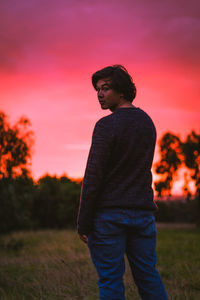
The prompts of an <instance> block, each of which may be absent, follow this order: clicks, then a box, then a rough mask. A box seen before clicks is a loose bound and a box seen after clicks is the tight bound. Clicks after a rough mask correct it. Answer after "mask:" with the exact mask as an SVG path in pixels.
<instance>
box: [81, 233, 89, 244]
mask: <svg viewBox="0 0 200 300" xmlns="http://www.w3.org/2000/svg"><path fill="white" fill-rule="evenodd" d="M79 236H80V239H81V240H82V241H83V242H84V243H86V244H87V243H88V237H87V235H85V234H83V235H79Z"/></svg>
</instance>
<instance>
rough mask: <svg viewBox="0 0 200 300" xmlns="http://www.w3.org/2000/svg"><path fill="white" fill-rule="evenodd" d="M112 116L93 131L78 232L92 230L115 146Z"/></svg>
mask: <svg viewBox="0 0 200 300" xmlns="http://www.w3.org/2000/svg"><path fill="white" fill-rule="evenodd" d="M111 121H112V119H111V118H106V117H105V118H102V119H100V120H99V121H98V122H97V123H96V125H95V127H94V131H93V135H92V144H91V147H90V151H89V156H88V160H87V165H86V170H85V175H84V179H83V184H82V187H81V197H80V205H79V213H78V220H77V225H78V233H79V234H81V235H82V234H85V235H88V234H89V232H90V231H91V230H92V226H93V217H94V213H95V207H96V204H97V201H98V197H99V194H100V192H101V188H102V184H103V180H104V176H105V174H106V173H105V172H106V166H107V163H108V161H109V157H110V155H111V149H112V146H113V128H112V122H111Z"/></svg>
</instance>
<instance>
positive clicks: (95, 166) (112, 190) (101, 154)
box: [79, 107, 156, 232]
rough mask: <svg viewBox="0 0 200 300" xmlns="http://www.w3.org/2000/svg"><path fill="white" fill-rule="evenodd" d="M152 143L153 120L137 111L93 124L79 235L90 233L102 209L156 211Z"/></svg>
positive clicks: (122, 111)
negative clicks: (98, 211) (94, 218)
mask: <svg viewBox="0 0 200 300" xmlns="http://www.w3.org/2000/svg"><path fill="white" fill-rule="evenodd" d="M155 142H156V130H155V127H154V124H153V122H152V120H151V119H150V117H149V116H148V115H147V114H146V113H145V112H144V111H143V110H141V109H139V108H137V107H131V108H128V107H126V108H119V109H117V110H115V111H114V113H112V114H110V115H108V116H106V117H103V118H102V119H100V120H99V121H98V122H97V123H96V125H95V128H94V131H93V136H92V145H91V148H90V153H89V156H88V161H87V167H86V170H85V176H84V181H83V186H82V193H81V201H82V205H81V210H80V216H79V230H80V232H81V231H85V232H87V231H88V232H89V231H90V230H91V228H92V220H93V217H94V214H95V211H97V210H98V209H101V208H105V207H122V208H133V209H134V208H135V209H146V210H155V209H156V205H155V203H154V201H153V190H152V187H151V185H152V175H151V165H152V160H153V154H154V148H155Z"/></svg>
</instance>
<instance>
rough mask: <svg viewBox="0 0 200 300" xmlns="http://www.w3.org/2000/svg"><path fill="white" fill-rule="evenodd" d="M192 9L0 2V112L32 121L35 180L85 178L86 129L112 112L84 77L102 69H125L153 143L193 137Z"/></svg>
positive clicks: (195, 28) (197, 56) (174, 3)
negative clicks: (169, 135) (152, 128)
mask: <svg viewBox="0 0 200 300" xmlns="http://www.w3.org/2000/svg"><path fill="white" fill-rule="evenodd" d="M199 12H200V2H199V1H195V0H190V1H186V0H170V1H168V0H167V1H164V0H123V1H121V0H112V1H108V0H101V1H95V0H93V1H92V0H90V1H86V0H71V1H70V0H48V1H47V0H32V1H27V0H9V1H7V0H1V1H0V29H1V31H0V110H3V111H4V112H5V113H6V114H7V115H8V116H9V117H10V121H11V123H12V122H15V121H17V119H18V118H19V117H20V116H22V115H24V116H26V117H28V118H29V119H30V121H31V123H32V130H33V131H34V133H35V144H34V148H33V156H32V173H33V176H34V178H35V179H37V178H38V177H40V176H42V175H43V174H45V173H47V172H48V173H49V174H51V175H54V174H57V175H58V176H60V175H61V174H63V173H66V174H67V175H68V176H69V177H74V178H78V177H82V176H83V175H84V170H85V165H86V161H87V156H88V151H89V147H90V143H91V136H92V131H93V127H94V125H95V123H96V121H97V120H98V119H99V118H101V117H103V116H105V115H108V114H110V111H102V110H101V108H100V105H99V104H98V101H97V97H96V92H95V91H94V90H93V88H92V85H91V75H92V74H93V73H94V72H95V71H97V70H99V69H100V68H103V67H105V66H107V65H111V64H122V65H124V66H125V67H126V68H127V69H128V71H129V73H130V74H131V75H132V77H133V80H134V82H135V84H136V87H137V90H138V93H137V97H136V99H135V103H134V104H135V105H136V106H138V107H140V108H142V109H144V110H145V111H146V112H147V113H149V114H150V116H151V117H152V119H153V121H154V123H155V125H156V128H157V134H158V140H159V138H160V137H161V136H162V134H163V133H165V132H166V131H171V132H174V133H175V134H179V135H180V137H183V138H184V137H185V135H186V134H187V133H189V132H191V130H192V129H195V130H196V131H197V132H198V133H199V120H200V111H199V108H200V102H199V94H200V93H199V92H200V87H199V77H200V76H199V67H200V39H199V36H200V13H199ZM157 152H158V151H156V157H155V161H156V160H157V159H158V154H157ZM177 190H178V188H177Z"/></svg>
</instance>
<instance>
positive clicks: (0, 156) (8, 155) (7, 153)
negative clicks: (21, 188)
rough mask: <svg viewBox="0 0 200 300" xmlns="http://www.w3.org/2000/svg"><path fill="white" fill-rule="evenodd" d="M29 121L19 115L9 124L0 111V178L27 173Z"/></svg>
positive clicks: (30, 144)
mask: <svg viewBox="0 0 200 300" xmlns="http://www.w3.org/2000/svg"><path fill="white" fill-rule="evenodd" d="M29 126H30V121H29V120H28V119H27V118H24V117H21V118H20V120H19V121H18V122H17V123H16V124H15V125H14V126H11V125H10V123H9V122H8V117H7V116H6V115H5V114H4V113H3V112H0V179H1V178H3V177H8V178H12V177H15V176H17V175H19V174H22V175H23V176H25V175H28V174H29V169H28V164H29V162H30V157H31V146H32V144H33V139H32V134H33V132H32V131H30V130H29V129H28V127H29Z"/></svg>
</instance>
